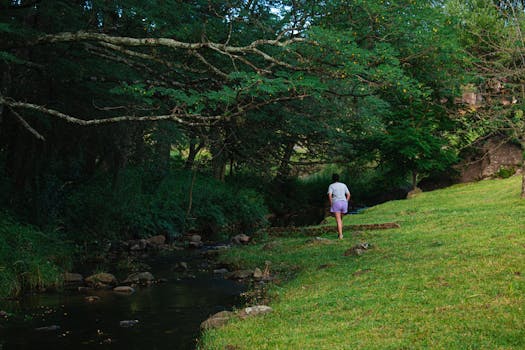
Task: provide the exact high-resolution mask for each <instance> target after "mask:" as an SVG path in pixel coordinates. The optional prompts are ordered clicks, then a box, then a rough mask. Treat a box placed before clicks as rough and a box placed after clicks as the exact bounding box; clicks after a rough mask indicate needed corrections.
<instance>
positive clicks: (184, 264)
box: [175, 261, 188, 271]
mask: <svg viewBox="0 0 525 350" xmlns="http://www.w3.org/2000/svg"><path fill="white" fill-rule="evenodd" d="M175 269H177V270H179V271H187V270H188V263H187V262H185V261H180V262H178V263H177V264H176V265H175Z"/></svg>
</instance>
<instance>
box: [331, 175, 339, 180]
mask: <svg viewBox="0 0 525 350" xmlns="http://www.w3.org/2000/svg"><path fill="white" fill-rule="evenodd" d="M332 181H333V182H337V181H339V174H333V175H332Z"/></svg>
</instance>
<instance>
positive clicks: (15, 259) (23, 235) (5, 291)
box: [0, 212, 73, 297]
mask: <svg viewBox="0 0 525 350" xmlns="http://www.w3.org/2000/svg"><path fill="white" fill-rule="evenodd" d="M72 252H73V248H72V246H70V245H69V244H67V243H66V242H64V241H63V236H62V235H61V234H59V232H57V231H46V232H44V231H40V230H39V229H37V228H35V227H32V226H29V225H25V224H22V223H19V222H17V221H16V220H15V219H14V218H13V217H12V216H11V215H10V214H7V213H6V212H0V297H6V296H14V295H18V294H20V293H22V292H25V291H30V290H38V289H43V288H47V287H57V286H59V285H60V283H61V274H62V273H63V272H64V270H66V269H68V268H69V267H70V264H71V256H72V255H73V254H72Z"/></svg>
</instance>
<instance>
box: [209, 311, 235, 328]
mask: <svg viewBox="0 0 525 350" xmlns="http://www.w3.org/2000/svg"><path fill="white" fill-rule="evenodd" d="M234 317H236V315H235V313H234V312H232V311H221V312H217V313H216V314H214V315H212V316H210V317H209V318H208V319H207V320H205V321H203V322H202V323H201V329H202V330H206V329H211V328H218V327H221V326H224V325H225V324H226V323H228V321H229V320H231V319H232V318H234Z"/></svg>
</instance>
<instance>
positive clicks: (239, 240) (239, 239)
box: [231, 233, 250, 244]
mask: <svg viewBox="0 0 525 350" xmlns="http://www.w3.org/2000/svg"><path fill="white" fill-rule="evenodd" d="M231 241H232V243H235V244H246V243H248V242H250V236H247V235H245V234H244V233H241V234H238V235H236V236H233V237H232V239H231Z"/></svg>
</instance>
